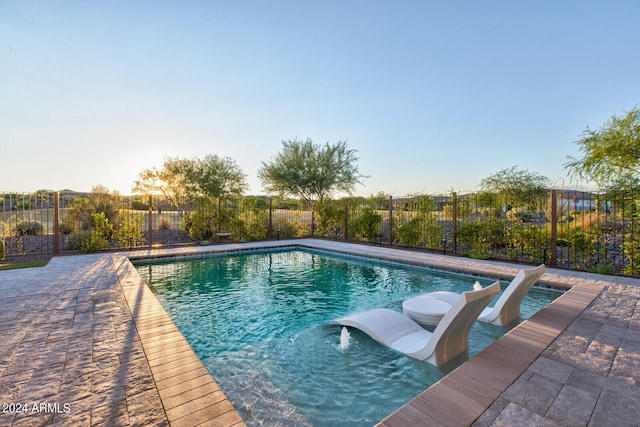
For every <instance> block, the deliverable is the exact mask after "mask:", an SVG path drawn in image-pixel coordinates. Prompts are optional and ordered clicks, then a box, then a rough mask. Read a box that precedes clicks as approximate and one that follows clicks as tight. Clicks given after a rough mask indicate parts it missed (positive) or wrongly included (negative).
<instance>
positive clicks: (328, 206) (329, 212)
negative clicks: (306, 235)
mask: <svg viewBox="0 0 640 427" xmlns="http://www.w3.org/2000/svg"><path fill="white" fill-rule="evenodd" d="M315 213H316V229H315V234H316V235H317V236H322V237H335V235H336V231H340V230H341V229H342V228H343V224H344V216H345V210H344V203H341V201H324V202H318V203H316V205H315Z"/></svg>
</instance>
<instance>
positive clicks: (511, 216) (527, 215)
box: [507, 209, 535, 222]
mask: <svg viewBox="0 0 640 427" xmlns="http://www.w3.org/2000/svg"><path fill="white" fill-rule="evenodd" d="M534 218H535V214H534V213H533V212H531V211H528V210H517V209H511V210H510V211H507V219H508V220H509V221H511V222H531V221H533V220H534Z"/></svg>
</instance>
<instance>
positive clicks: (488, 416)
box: [0, 239, 640, 426]
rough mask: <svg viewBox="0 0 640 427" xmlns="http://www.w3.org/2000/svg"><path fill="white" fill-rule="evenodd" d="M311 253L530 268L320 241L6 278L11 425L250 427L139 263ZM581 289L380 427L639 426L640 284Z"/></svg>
mask: <svg viewBox="0 0 640 427" xmlns="http://www.w3.org/2000/svg"><path fill="white" fill-rule="evenodd" d="M285 245H303V246H307V247H313V248H316V249H327V250H334V251H340V252H344V253H352V254H358V255H364V256H369V257H374V258H384V259H390V260H396V261H401V262H410V263H416V264H420V265H427V266H432V267H436V268H442V269H448V270H453V271H460V272H465V273H472V274H479V275H485V276H493V277H500V278H504V279H510V278H512V277H514V276H515V275H516V273H517V271H518V269H519V268H520V267H521V266H518V265H513V264H509V263H497V262H488V261H478V260H471V259H466V258H457V257H450V256H442V255H435V254H426V253H422V252H416V251H405V250H398V249H390V248H382V247H376V246H365V245H355V244H348V243H341V242H330V241H322V240H307V239H304V240H295V241H279V242H273V241H272V242H259V243H251V244H225V245H216V246H209V247H188V248H174V249H152V250H141V251H134V252H127V253H105V254H96V255H79V256H65V257H56V258H54V259H52V260H51V262H50V263H49V264H48V265H47V266H46V267H42V268H31V269H22V270H9V271H3V272H0V328H1V331H2V335H1V337H2V339H1V340H0V404H1V405H2V406H3V411H2V412H1V413H0V425H2V426H4V425H7V426H23V425H28V426H33V425H65V426H66V425H74V426H82V425H87V426H89V425H92V426H93V425H95V426H98V425H123V426H127V425H132V426H133V425H144V426H153V425H157V426H162V425H172V426H183V425H184V426H195V425H219V426H239V425H244V422H243V421H242V420H241V418H240V416H239V415H238V414H237V413H236V411H235V410H234V409H233V406H232V405H231V403H230V402H229V401H228V400H227V399H226V397H225V396H224V393H223V392H222V391H221V390H220V388H219V387H218V385H217V384H216V383H215V381H214V380H213V378H212V377H211V375H210V374H209V372H207V370H206V369H205V367H204V365H203V364H202V363H201V362H200V360H199V359H198V358H197V356H196V355H195V353H194V352H193V350H192V349H191V347H190V346H189V345H188V344H187V343H186V341H185V339H184V337H183V336H182V334H181V333H180V332H179V331H178V330H177V328H176V327H175V325H174V324H173V322H172V321H171V319H170V318H169V317H168V315H167V314H166V313H165V311H164V309H163V308H162V307H161V306H160V304H159V303H158V301H157V299H156V298H155V296H154V295H153V294H152V293H151V291H150V290H149V289H148V287H147V286H146V285H145V284H144V283H143V281H142V280H141V279H140V276H139V275H138V274H137V272H136V270H135V269H134V268H133V266H132V265H131V263H130V262H129V259H130V258H148V257H165V256H189V255H194V254H196V255H197V254H202V255H206V253H209V252H212V251H216V252H219V251H237V250H246V249H254V248H268V247H275V246H285ZM540 282H541V283H543V284H548V285H553V286H566V287H567V288H569V287H572V289H571V290H570V291H569V292H567V293H565V294H564V295H562V296H561V297H560V298H558V299H557V300H556V301H554V302H553V303H552V304H551V305H549V306H548V307H547V308H545V309H544V310H542V311H540V312H539V313H537V314H536V315H534V316H532V317H531V318H530V319H529V320H527V321H526V322H523V323H522V324H520V325H519V326H518V327H516V328H515V329H513V330H512V331H511V332H509V333H508V334H507V335H505V336H503V337H502V338H501V339H500V340H498V341H497V342H495V343H494V344H493V345H491V346H490V347H488V348H487V349H485V350H484V351H482V352H481V353H479V354H478V355H477V356H475V357H473V358H472V359H471V360H469V361H468V362H466V363H464V364H463V365H461V366H460V367H458V368H457V369H456V370H454V371H453V372H451V373H450V374H449V375H447V376H446V377H444V378H443V379H442V380H441V381H439V382H438V383H436V384H434V385H433V386H432V387H430V388H429V389H427V390H425V391H424V392H423V393H421V394H420V395H419V396H417V397H416V398H415V399H413V400H412V401H411V402H409V403H408V404H407V405H405V406H403V407H402V408H400V409H399V410H398V411H396V412H394V413H393V414H390V415H389V417H387V418H386V419H385V420H382V421H381V422H380V425H382V426H417V425H474V426H503V425H516V424H517V425H525V424H529V425H572V426H574V425H593V426H599V425H619V426H624V425H638V420H639V419H640V387H639V386H640V280H637V279H631V278H622V277H611V276H602V275H594V274H587V273H577V272H570V271H562V270H554V269H547V273H545V275H544V276H543V277H542V279H541V281H540Z"/></svg>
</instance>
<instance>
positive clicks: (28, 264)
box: [0, 260, 49, 271]
mask: <svg viewBox="0 0 640 427" xmlns="http://www.w3.org/2000/svg"><path fill="white" fill-rule="evenodd" d="M48 263H49V261H48V260H45V261H29V262H19V263H15V264H0V271H3V270H14V269H16V268H31V267H44V266H45V265H47V264H48Z"/></svg>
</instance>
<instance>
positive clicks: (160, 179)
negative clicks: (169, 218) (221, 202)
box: [133, 155, 247, 218]
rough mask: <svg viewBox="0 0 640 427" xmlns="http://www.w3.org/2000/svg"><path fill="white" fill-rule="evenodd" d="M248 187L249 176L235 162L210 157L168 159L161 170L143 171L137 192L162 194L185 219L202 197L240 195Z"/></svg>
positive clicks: (213, 156)
mask: <svg viewBox="0 0 640 427" xmlns="http://www.w3.org/2000/svg"><path fill="white" fill-rule="evenodd" d="M246 188H247V183H246V180H245V174H244V173H243V172H242V169H241V168H240V167H239V166H238V165H237V164H236V163H235V162H234V161H233V160H232V159H230V158H228V157H225V158H220V157H218V156H216V155H207V156H205V157H204V158H203V159H199V158H194V159H181V158H167V159H165V160H164V163H163V165H162V167H161V168H155V167H154V168H151V169H145V170H143V171H142V172H140V175H139V179H138V180H136V181H135V184H134V187H133V192H134V193H137V194H153V193H161V194H162V195H163V196H164V197H165V198H166V199H167V201H169V203H171V204H172V205H173V206H174V207H175V208H176V209H177V210H178V212H179V214H180V216H181V217H183V218H184V217H185V216H187V215H188V214H189V213H190V212H191V211H192V210H193V208H194V207H195V203H196V200H197V199H198V197H209V198H216V197H223V196H228V195H240V194H242V192H243V191H244V190H245V189H246Z"/></svg>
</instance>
